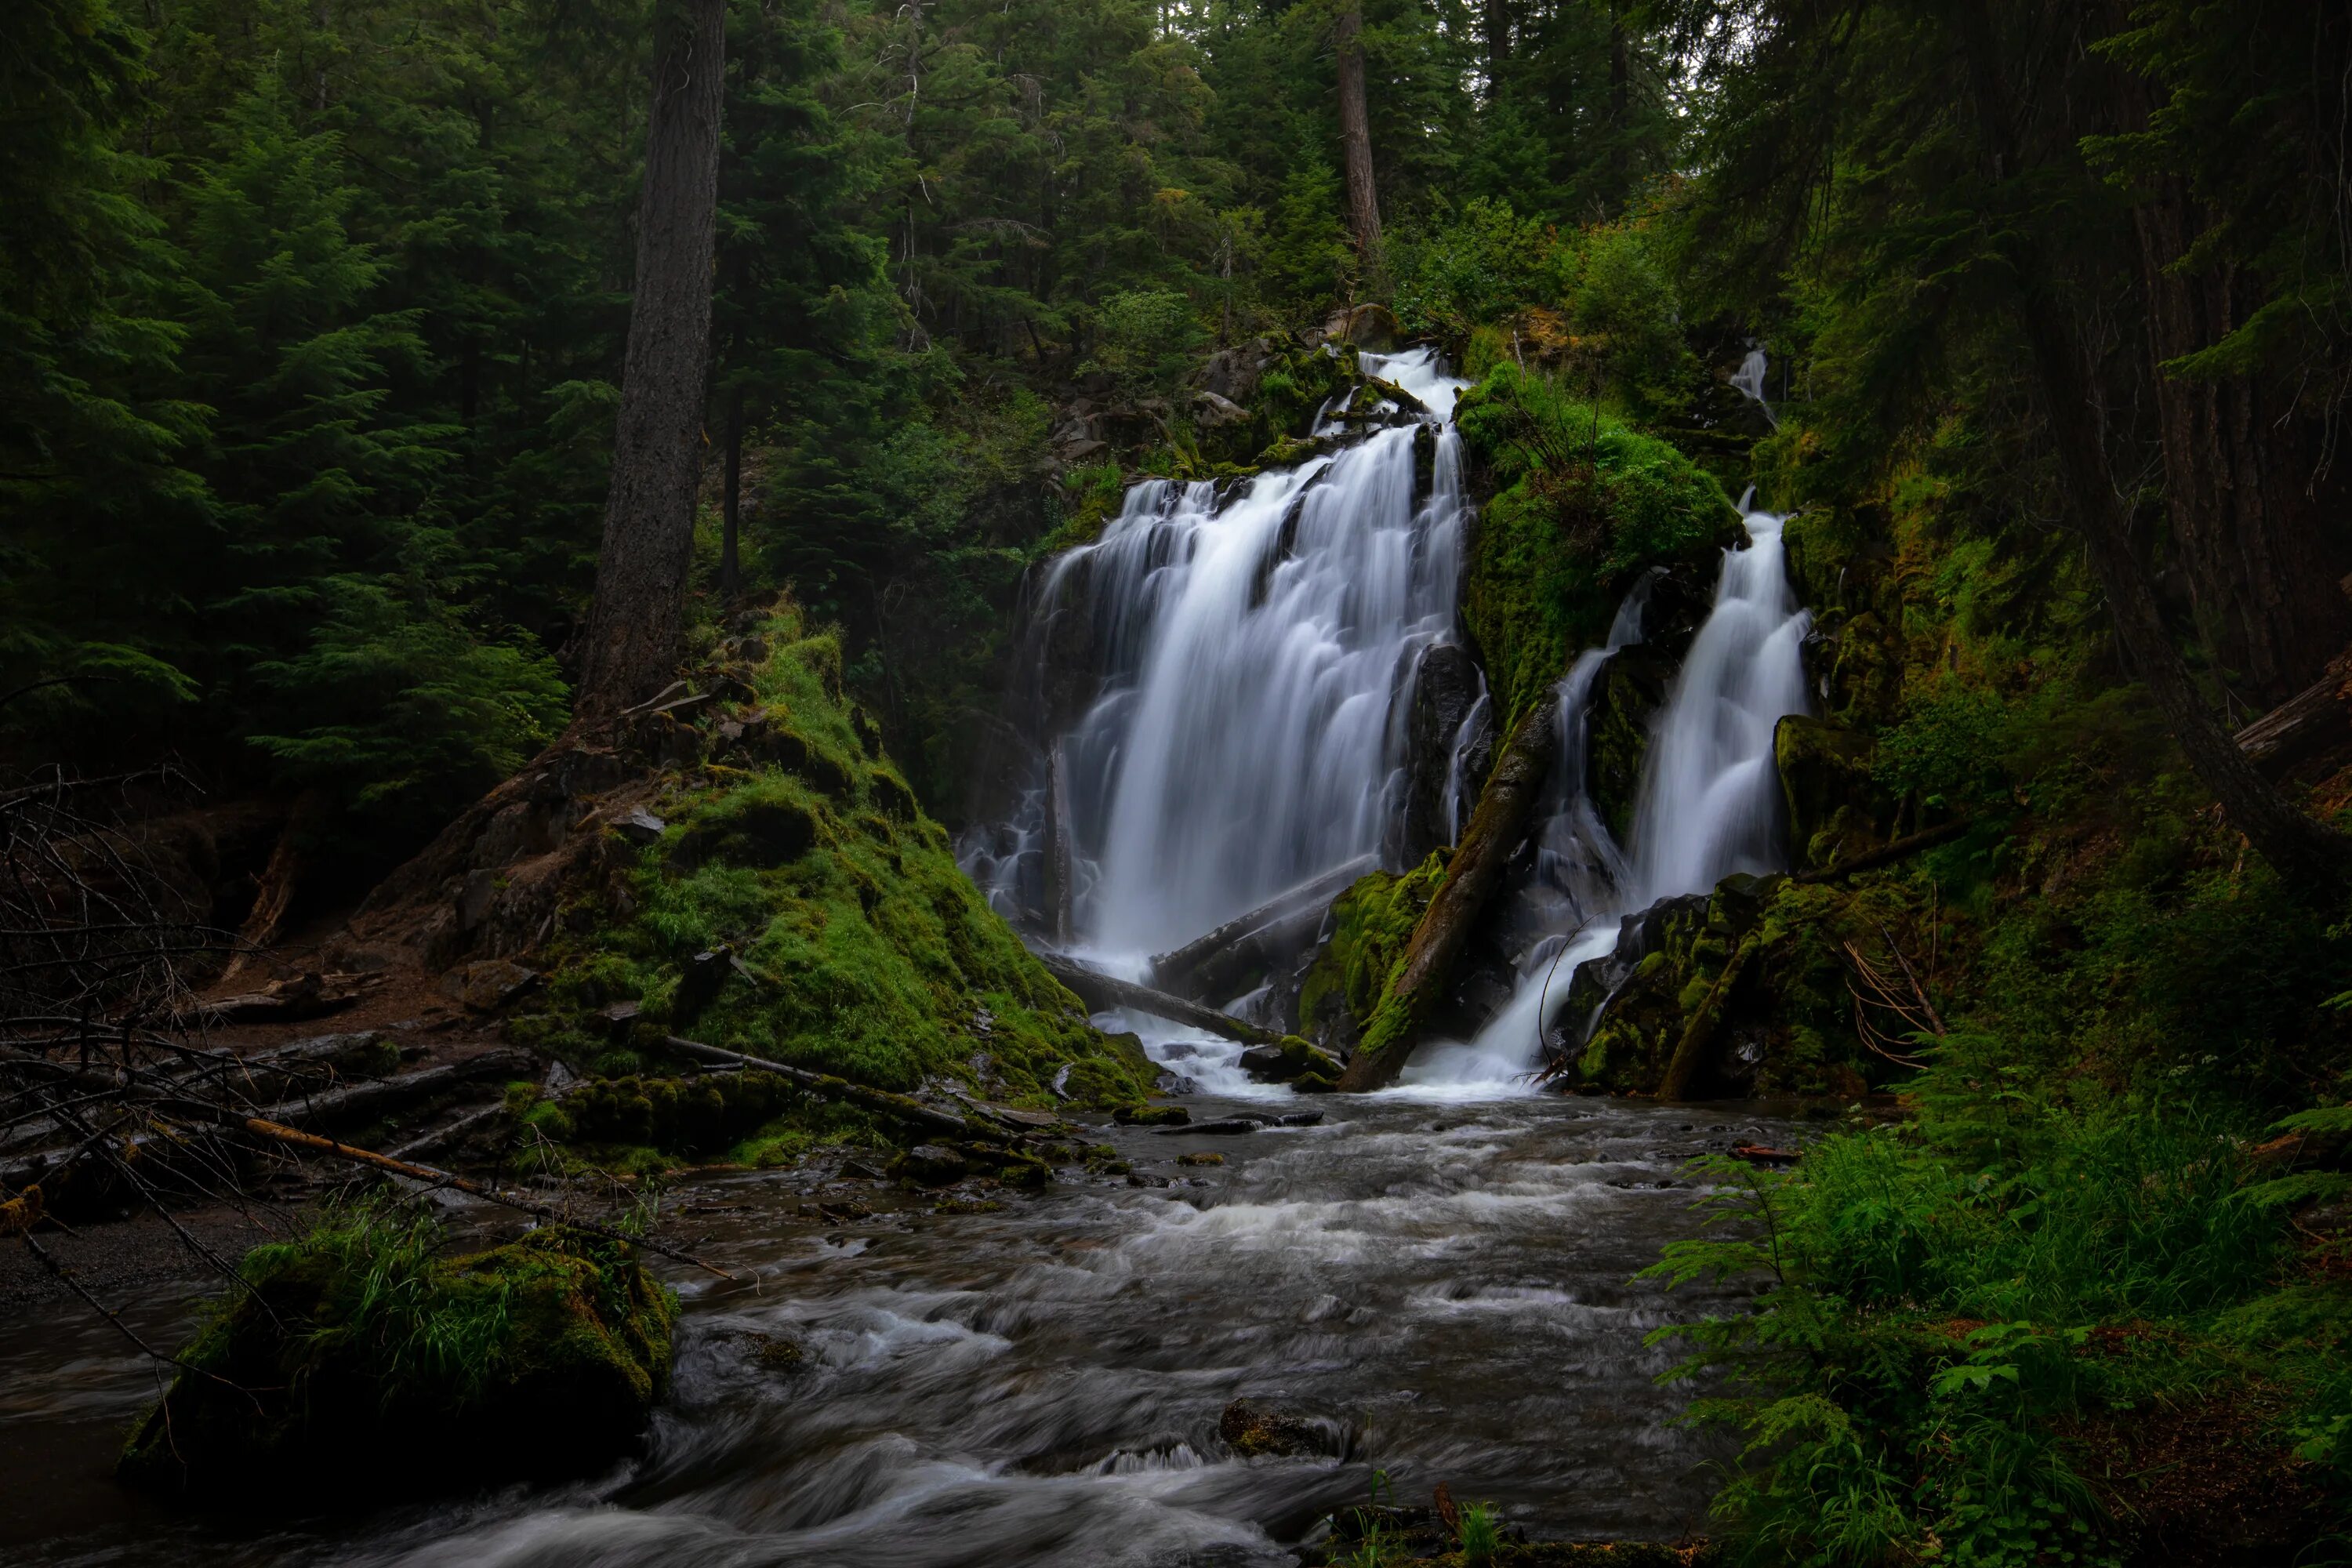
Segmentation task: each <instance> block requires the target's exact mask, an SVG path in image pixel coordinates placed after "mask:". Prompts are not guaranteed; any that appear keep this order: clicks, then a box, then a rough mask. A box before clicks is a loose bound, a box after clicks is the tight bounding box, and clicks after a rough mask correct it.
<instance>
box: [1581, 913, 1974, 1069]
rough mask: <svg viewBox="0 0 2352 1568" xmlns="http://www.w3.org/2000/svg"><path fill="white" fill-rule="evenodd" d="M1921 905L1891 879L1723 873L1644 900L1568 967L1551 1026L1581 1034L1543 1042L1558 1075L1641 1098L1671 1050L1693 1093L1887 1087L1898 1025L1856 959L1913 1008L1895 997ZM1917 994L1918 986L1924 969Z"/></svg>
mask: <svg viewBox="0 0 2352 1568" xmlns="http://www.w3.org/2000/svg"><path fill="white" fill-rule="evenodd" d="M1933 898H1934V894H1933V891H1932V889H1923V888H1921V887H1918V886H1915V885H1914V883H1913V882H1912V881H1911V880H1910V879H1907V878H1906V877H1903V876H1899V875H1890V876H1888V877H1886V878H1884V879H1874V880H1870V881H1867V882H1865V883H1864V884H1863V885H1860V886H1856V887H1853V888H1842V887H1838V886H1834V885H1832V884H1828V883H1805V882H1799V881H1797V880H1795V879H1792V878H1787V877H1765V878H1756V877H1747V876H1739V877H1731V878H1727V879H1725V881H1724V882H1723V883H1722V884H1721V885H1720V886H1719V887H1717V889H1715V890H1714V891H1713V892H1711V893H1693V894H1689V895H1686V896H1685V897H1682V898H1677V899H1668V900H1664V901H1662V902H1660V903H1658V904H1655V905H1654V906H1652V907H1651V908H1650V909H1648V910H1643V911H1642V912H1641V913H1640V914H1638V915H1635V916H1633V917H1631V918H1630V919H1628V920H1627V921H1625V922H1624V926H1623V928H1622V934H1621V936H1620V938H1619V941H1618V944H1617V947H1616V950H1615V951H1614V952H1612V953H1611V954H1609V955H1608V956H1606V957H1604V958H1601V959H1600V960H1597V961H1595V962H1593V963H1587V964H1585V965H1584V966H1583V967H1582V968H1581V969H1580V970H1579V971H1578V972H1577V976H1576V980H1575V982H1574V984H1573V986H1572V988H1571V989H1570V993H1569V998H1568V1003H1567V1005H1566V1006H1565V1007H1564V1008H1563V1009H1562V1010H1561V1014H1560V1016H1561V1018H1562V1019H1563V1021H1570V1020H1573V1021H1581V1020H1584V1019H1591V1020H1592V1025H1591V1031H1590V1033H1588V1034H1585V1035H1583V1036H1581V1037H1580V1038H1560V1039H1556V1040H1555V1041H1554V1042H1553V1045H1554V1047H1555V1048H1556V1049H1559V1050H1561V1051H1563V1052H1565V1053H1567V1055H1568V1066H1567V1069H1566V1071H1565V1073H1564V1075H1563V1076H1564V1078H1565V1080H1566V1082H1567V1083H1568V1084H1569V1085H1570V1086H1571V1087H1575V1088H1580V1089H1589V1090H1598V1091H1606V1092H1610V1093H1617V1094H1654V1093H1657V1092H1659V1091H1660V1089H1661V1088H1662V1087H1664V1086H1667V1085H1669V1084H1671V1083H1672V1082H1673V1081H1674V1079H1673V1069H1674V1068H1675V1058H1676V1057H1677V1055H1678V1054H1684V1053H1687V1054H1686V1055H1685V1073H1686V1077H1685V1079H1684V1081H1683V1082H1682V1084H1681V1090H1682V1093H1683V1095H1684V1096H1685V1097H1687V1098H1693V1099H1706V1098H1714V1097H1720V1096H1726V1095H1755V1094H1800V1095H1818V1094H1857V1093H1861V1092H1864V1091H1865V1090H1867V1089H1871V1088H1873V1087H1874V1086H1876V1085H1881V1084H1885V1083H1887V1082H1890V1081H1893V1080H1895V1079H1900V1078H1901V1077H1902V1076H1903V1074H1904V1072H1905V1071H1906V1068H1904V1067H1903V1066H1902V1065H1901V1064H1900V1062H1898V1061H1897V1060H1896V1059H1895V1058H1896V1057H1906V1056H1907V1055H1908V1053H1909V1051H1910V1050H1911V1049H1912V1048H1913V1047H1911V1046H1910V1044H1909V1042H1908V1040H1907V1036H1908V1034H1909V1033H1910V1032H1911V1030H1912V1026H1911V1025H1909V1024H1908V1023H1906V1021H1905V1020H1904V1019H1903V1018H1902V1016H1900V1015H1898V1014H1896V1013H1895V1012H1894V1011H1892V1010H1891V1009H1889V1008H1887V1007H1885V1006H1884V1005H1881V1004H1880V1002H1879V1001H1877V1000H1876V993H1875V992H1874V991H1873V990H1872V987H1871V983H1870V982H1869V981H1868V980H1867V979H1866V978H1865V977H1864V974H1863V973H1862V969H1861V964H1863V963H1866V964H1868V965H1869V966H1870V968H1871V970H1872V972H1873V973H1878V974H1880V975H1882V976H1885V977H1888V978H1889V980H1890V984H1893V985H1894V986H1895V987H1897V988H1898V989H1897V991H1896V992H1895V999H1896V1000H1900V1001H1903V1002H1905V1003H1906V1004H1911V1003H1913V1002H1914V998H1912V997H1911V996H1910V995H1909V994H1907V991H1905V990H1901V989H1899V988H1901V987H1907V985H1908V980H1907V978H1906V972H1905V970H1904V964H1905V963H1906V956H1905V955H1910V957H1911V960H1912V961H1916V959H1918V958H1923V957H1924V956H1925V955H1926V954H1927V952H1929V951H1931V950H1932V948H1933V945H1934V938H1933V937H1932V936H1931V935H1928V934H1926V933H1925V932H1923V931H1922V927H1923V926H1925V925H1927V923H1928V922H1929V921H1931V920H1932V919H1933V908H1934V906H1933V904H1932V900H1933ZM1856 954H1859V955H1860V960H1859V962H1857V959H1856V956H1855V955H1856ZM1915 967H1920V966H1919V965H1916V962H1915ZM1923 984H1927V985H1929V987H1930V988H1931V990H1932V989H1933V987H1934V984H1935V983H1934V979H1933V977H1932V975H1925V976H1923ZM1857 986H1859V988H1860V991H1861V994H1863V995H1864V997H1867V998H1871V999H1870V1000H1866V1001H1864V1003H1863V1004H1862V1011H1861V1013H1860V1014H1859V1016H1860V1017H1861V1018H1862V1019H1863V1020H1864V1022H1865V1023H1867V1024H1868V1025H1869V1026H1870V1027H1871V1029H1872V1031H1873V1035H1872V1038H1873V1039H1874V1040H1876V1041H1878V1042H1879V1047H1880V1048H1879V1049H1876V1050H1874V1049H1873V1048H1872V1047H1871V1046H1870V1045H1869V1044H1866V1043H1865V1042H1864V1037H1863V1036H1862V1034H1861V1032H1860V1030H1859V1029H1858V1028H1857V1026H1856V1018H1857V1016H1858V1015H1857V1011H1856V1002H1857V989H1856V988H1857ZM1913 1010H1914V1011H1918V1010H1919V1009H1917V1008H1916V1006H1914V1009H1913ZM1889 1042H1892V1044H1891V1045H1890V1044H1889ZM1888 1050H1892V1051H1893V1052H1894V1055H1891V1056H1890V1055H1888V1054H1885V1053H1886V1052H1887V1051H1888Z"/></svg>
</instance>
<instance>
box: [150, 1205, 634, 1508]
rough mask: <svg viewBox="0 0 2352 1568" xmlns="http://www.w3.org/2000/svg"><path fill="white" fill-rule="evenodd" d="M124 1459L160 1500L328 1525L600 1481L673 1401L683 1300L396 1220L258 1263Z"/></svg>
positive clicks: (560, 1246) (619, 1256) (346, 1228)
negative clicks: (165, 1495)
mask: <svg viewBox="0 0 2352 1568" xmlns="http://www.w3.org/2000/svg"><path fill="white" fill-rule="evenodd" d="M240 1275H241V1278H242V1279H243V1281H244V1284H243V1285H242V1286H241V1287H240V1288H239V1293H238V1294H237V1295H236V1297H235V1298H234V1299H233V1300H230V1301H229V1302H228V1303H227V1304H226V1307H225V1308H224V1310H221V1311H220V1312H219V1313H218V1314H217V1315H216V1316H215V1317H214V1318H213V1319H212V1320H211V1321H209V1322H208V1323H206V1324H205V1327H203V1328H202V1329H201V1330H199V1331H198V1332H197V1334H196V1337H195V1339H194V1342H191V1343H190V1344H189V1345H188V1346H187V1347H186V1348H185V1349H184V1351H183V1352H181V1356H180V1361H181V1364H182V1370H181V1372H180V1373H179V1375H178V1376H177V1377H176V1378H175V1379H174V1380H173V1384H172V1385H171V1388H170V1389H169V1390H168V1391H167V1392H166V1393H165V1394H164V1396H163V1399H162V1400H161V1401H160V1402H159V1403H158V1404H157V1405H155V1406H154V1407H153V1408H152V1410H150V1411H149V1412H148V1414H147V1415H146V1417H145V1418H144V1419H143V1420H142V1422H141V1423H140V1425H139V1426H138V1428H137V1429H136V1431H135V1432H134V1433H133V1435H132V1436H131V1441H130V1444H129V1446H128V1447H125V1449H124V1450H123V1454H122V1458H121V1475H122V1477H123V1479H125V1480H127V1481H130V1482H131V1483H132V1484H134V1485H138V1486H142V1487H145V1488H149V1489H156V1490H163V1491H194V1492H201V1493H203V1494H205V1495H207V1496H212V1497H220V1496H234V1497H236V1498H238V1499H240V1500H251V1501H257V1502H261V1503H263V1504H265V1505H268V1504H283V1505H284V1506H286V1507H289V1508H291V1509H298V1510H315V1509H316V1508H317V1507H318V1506H319V1505H320V1503H321V1502H322V1501H328V1500H337V1501H362V1500H375V1499H380V1498H385V1497H392V1496H400V1495H415V1494H420V1493H429V1492H434V1491H444V1490H472V1489H479V1488H482V1487H484V1486H490V1485H497V1484H499V1483H501V1482H505V1481H509V1480H517V1479H555V1478H559V1477H563V1476H571V1475H580V1474H584V1473H587V1472H589V1471H592V1470H594V1469H596V1468H600V1467H602V1466H604V1465H606V1464H609V1463H610V1462H612V1461H613V1460H614V1459H615V1458H619V1457H621V1456H622V1455H624V1454H625V1453H627V1452H628V1451H629V1450H630V1449H631V1448H632V1447H634V1446H635V1442H636V1439H637V1436H638V1435H639V1434H640V1433H641V1432H643V1431H644V1429H645V1426H646V1422H647V1421H648V1419H649V1418H650V1416H651V1414H652V1410H653V1406H654V1405H656V1403H657V1402H658V1401H659V1400H660V1399H661V1398H663V1397H664V1395H665V1394H667V1390H668V1386H669V1374H670V1350H671V1347H670V1331H671V1325H672V1324H673V1322H674V1321H675V1320H676V1318H677V1299H676V1298H675V1297H674V1296H672V1295H671V1294H670V1292H669V1291H668V1290H667V1289H664V1288H663V1287H662V1286H661V1285H660V1284H659V1283H657V1282H656V1280H655V1279H653V1278H652V1277H651V1276H650V1275H649V1274H647V1273H646V1271H645V1270H644V1268H642V1267H641V1266H640V1265H639V1264H638V1263H637V1261H636V1260H635V1258H631V1257H625V1256H624V1255H623V1251H622V1249H621V1247H619V1246H618V1245H616V1244H614V1243H613V1242H609V1241H605V1240H603V1239H600V1238H597V1237H590V1236H586V1235H584V1234H583V1233H580V1232H576V1231H570V1230H566V1229H563V1228H562V1227H560V1226H558V1227H550V1228H547V1229H542V1230H538V1231H534V1232H532V1233H531V1234H530V1235H529V1236H526V1237H523V1238H522V1239H521V1240H520V1241H516V1242H512V1243H509V1244H508V1245H507V1246H504V1247H492V1248H490V1249H489V1250H488V1251H484V1252H476V1253H473V1254H470V1255H467V1256H462V1257H456V1258H436V1257H434V1256H432V1254H431V1246H430V1239H429V1236H428V1235H427V1233H425V1232H421V1231H418V1230H415V1229H412V1228H410V1227H407V1226H403V1225H399V1224H396V1223H392V1222H389V1221H385V1220H383V1219H380V1218H376V1219H362V1220H359V1221H355V1222H352V1223H348V1224H339V1223H331V1224H329V1225H328V1226H323V1227H321V1228H320V1230H317V1231H315V1232H313V1233H312V1234H311V1235H310V1236H309V1237H304V1238H303V1239H301V1240H299V1241H296V1242H291V1243H284V1244H279V1245H275V1246H266V1247H257V1248H256V1249H255V1250H254V1251H253V1252H252V1253H251V1254H250V1255H248V1256H247V1258H246V1260H245V1263H244V1265H243V1267H242V1268H241V1270H240Z"/></svg>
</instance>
